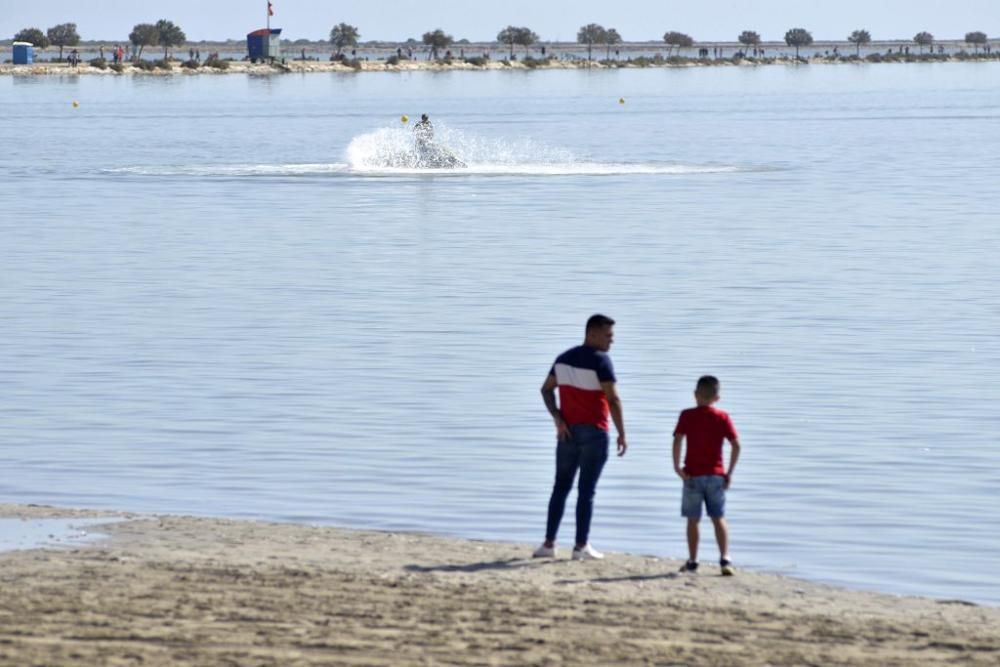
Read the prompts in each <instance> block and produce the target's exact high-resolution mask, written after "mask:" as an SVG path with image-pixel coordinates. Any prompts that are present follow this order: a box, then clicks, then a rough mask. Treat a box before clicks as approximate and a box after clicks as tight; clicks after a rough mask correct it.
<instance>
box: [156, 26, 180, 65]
mask: <svg viewBox="0 0 1000 667" xmlns="http://www.w3.org/2000/svg"><path fill="white" fill-rule="evenodd" d="M156 35H157V37H156V43H157V44H159V45H160V46H162V47H163V59H164V60H166V59H167V55H168V54H169V51H170V47H171V46H183V45H184V43H185V42H186V41H187V35H185V34H184V31H183V30H181V29H180V27H179V26H176V25H174V24H173V22H172V21H168V20H166V19H160V20H159V21H157V22H156Z"/></svg>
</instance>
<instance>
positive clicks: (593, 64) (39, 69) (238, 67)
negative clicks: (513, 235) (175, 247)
mask: <svg viewBox="0 0 1000 667" xmlns="http://www.w3.org/2000/svg"><path fill="white" fill-rule="evenodd" d="M470 61H471V62H470ZM154 62H157V61H153V60H146V61H144V63H146V64H147V65H146V69H143V68H139V67H136V66H134V65H133V64H132V63H125V64H124V65H123V66H122V71H121V72H117V71H115V70H114V69H112V68H111V67H110V65H105V66H104V67H103V68H101V67H95V66H93V65H91V64H90V63H88V62H81V63H80V65H79V66H77V67H71V66H70V65H69V64H68V63H53V62H46V63H35V64H33V65H12V64H9V63H4V64H0V75H9V76H15V77H17V76H53V75H54V76H79V75H101V76H175V75H181V76H194V75H200V74H207V75H221V74H251V75H271V74H308V73H359V72H427V71H429V72H451V71H498V70H508V71H531V70H553V69H556V70H567V69H576V70H580V69H582V70H617V69H684V68H692V67H694V68H698V67H706V68H707V67H773V66H786V67H788V66H796V67H801V66H806V65H855V66H861V65H882V64H921V63H969V62H982V63H987V62H1000V52H998V53H992V54H979V55H975V56H974V55H971V54H967V55H965V56H961V55H936V54H935V55H931V54H925V55H915V54H914V55H895V56H882V55H878V56H877V57H875V58H873V57H868V58H865V57H861V58H857V57H850V56H836V57H834V56H812V57H805V56H803V57H802V58H795V57H792V56H787V57H782V56H779V57H768V58H762V59H761V58H758V59H754V58H742V59H737V58H725V59H709V58H702V59H699V58H681V57H673V58H636V59H634V60H594V61H587V60H579V59H570V60H562V59H548V60H535V59H525V60H511V61H508V60H483V59H479V58H470V59H454V60H450V61H448V60H429V61H428V60H401V61H399V62H398V63H390V62H388V61H386V60H345V61H335V62H326V61H318V60H286V61H285V62H280V63H274V64H264V63H258V64H254V63H251V62H249V61H245V60H224V61H222V62H223V63H224V65H225V67H224V68H214V67H210V66H207V65H205V64H204V63H202V64H201V65H200V66H198V67H197V68H188V67H184V66H182V62H183V61H180V60H171V61H170V62H169V68H157V67H153V66H152V63H154ZM158 62H163V61H158Z"/></svg>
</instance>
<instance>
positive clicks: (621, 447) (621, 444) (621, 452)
mask: <svg viewBox="0 0 1000 667" xmlns="http://www.w3.org/2000/svg"><path fill="white" fill-rule="evenodd" d="M627 449H628V443H627V442H625V435H624V434H622V433H619V434H618V456H625V450H627Z"/></svg>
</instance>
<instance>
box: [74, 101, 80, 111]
mask: <svg viewBox="0 0 1000 667" xmlns="http://www.w3.org/2000/svg"><path fill="white" fill-rule="evenodd" d="M79 106H80V103H79V102H77V101H76V100H73V108H74V109H76V108H77V107H79Z"/></svg>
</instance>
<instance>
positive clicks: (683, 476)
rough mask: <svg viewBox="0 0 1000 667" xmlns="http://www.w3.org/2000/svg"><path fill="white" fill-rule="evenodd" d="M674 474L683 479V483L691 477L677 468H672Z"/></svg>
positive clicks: (682, 469)
mask: <svg viewBox="0 0 1000 667" xmlns="http://www.w3.org/2000/svg"><path fill="white" fill-rule="evenodd" d="M674 472H675V473H677V476H678V477H680V478H681V479H683V480H684V481H685V482H686V481H688V480H689V479H691V475H689V474H687V473H686V472H684V468H678V467H676V466H674Z"/></svg>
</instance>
